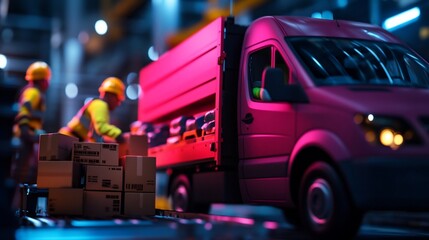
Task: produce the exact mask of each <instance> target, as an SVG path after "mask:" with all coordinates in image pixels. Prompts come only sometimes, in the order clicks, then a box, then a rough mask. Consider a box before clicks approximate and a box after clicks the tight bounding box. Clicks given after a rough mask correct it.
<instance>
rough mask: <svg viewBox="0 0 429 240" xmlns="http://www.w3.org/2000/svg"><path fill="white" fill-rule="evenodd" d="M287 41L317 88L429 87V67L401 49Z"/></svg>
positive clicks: (351, 42)
mask: <svg viewBox="0 0 429 240" xmlns="http://www.w3.org/2000/svg"><path fill="white" fill-rule="evenodd" d="M287 41H288V43H289V44H290V45H291V46H292V49H293V50H294V51H295V52H296V53H297V56H298V58H299V59H300V60H301V62H302V63H303V64H304V65H305V67H306V68H307V70H308V72H309V73H310V76H312V78H313V81H314V82H315V83H316V85H325V86H326V85H328V86H332V85H390V86H408V87H421V88H428V87H429V66H428V63H427V62H425V61H424V60H422V59H421V58H420V57H418V56H417V55H416V54H415V53H413V52H412V51H410V50H409V49H407V48H405V47H403V46H401V45H397V44H392V43H385V42H374V41H365V40H356V39H339V38H323V37H322V38H321V37H311V38H309V37H293V38H287Z"/></svg>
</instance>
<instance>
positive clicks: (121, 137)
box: [116, 133, 125, 143]
mask: <svg viewBox="0 0 429 240" xmlns="http://www.w3.org/2000/svg"><path fill="white" fill-rule="evenodd" d="M116 142H117V143H124V142H125V138H124V134H122V133H121V134H120V135H119V136H117V137H116Z"/></svg>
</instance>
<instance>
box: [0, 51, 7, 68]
mask: <svg viewBox="0 0 429 240" xmlns="http://www.w3.org/2000/svg"><path fill="white" fill-rule="evenodd" d="M6 65H7V58H6V56H5V55H3V54H0V69H4V68H5V67H6Z"/></svg>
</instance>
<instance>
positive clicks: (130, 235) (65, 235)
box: [15, 226, 177, 240]
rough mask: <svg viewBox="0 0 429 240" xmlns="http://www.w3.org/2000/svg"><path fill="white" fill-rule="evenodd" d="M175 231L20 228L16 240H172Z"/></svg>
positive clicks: (159, 229) (165, 228)
mask: <svg viewBox="0 0 429 240" xmlns="http://www.w3.org/2000/svg"><path fill="white" fill-rule="evenodd" d="M176 236H177V233H176V230H175V229H170V228H168V227H165V226H159V227H158V226H151V227H150V228H142V227H120V228H118V227H102V228H96V227H92V228H39V229H34V228H21V229H18V230H17V231H16V234H15V237H16V240H28V239H31V240H39V239H40V240H42V239H43V240H58V239H64V240H72V239H76V240H78V239H81V240H86V239H106V240H110V239H155V238H156V239H174V238H176Z"/></svg>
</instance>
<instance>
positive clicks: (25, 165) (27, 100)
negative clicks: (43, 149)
mask: <svg viewBox="0 0 429 240" xmlns="http://www.w3.org/2000/svg"><path fill="white" fill-rule="evenodd" d="M50 79H51V69H50V68H49V66H48V64H46V63H45V62H41V61H37V62H34V63H32V64H31V65H30V66H29V67H28V68H27V72H26V74H25V80H27V82H28V83H27V85H26V86H25V87H24V88H23V89H22V90H21V91H20V94H19V109H18V113H17V115H16V117H15V123H14V126H13V139H12V146H13V147H14V148H15V150H16V152H15V155H14V157H13V159H12V163H11V177H12V178H13V179H14V180H15V181H17V182H20V183H30V184H32V183H36V174H37V143H38V142H39V135H40V134H42V133H45V131H44V130H43V128H42V125H43V114H44V112H45V109H46V105H45V92H46V91H47V90H48V88H49V82H50Z"/></svg>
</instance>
